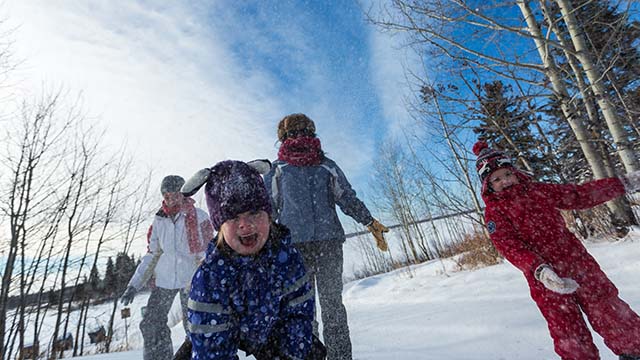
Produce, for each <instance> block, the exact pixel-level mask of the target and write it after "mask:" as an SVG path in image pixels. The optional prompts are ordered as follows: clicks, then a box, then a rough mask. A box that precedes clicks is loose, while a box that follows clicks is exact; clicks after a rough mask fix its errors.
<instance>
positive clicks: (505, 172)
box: [489, 167, 520, 193]
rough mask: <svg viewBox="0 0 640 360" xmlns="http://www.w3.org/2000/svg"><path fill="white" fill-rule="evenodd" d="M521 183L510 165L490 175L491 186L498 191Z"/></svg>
mask: <svg viewBox="0 0 640 360" xmlns="http://www.w3.org/2000/svg"><path fill="white" fill-rule="evenodd" d="M519 183H520V180H518V177H517V176H516V175H515V174H514V173H513V170H512V169H511V168H508V167H504V168H500V169H498V170H496V171H494V172H492V173H491V175H489V186H491V188H492V189H493V191H495V192H497V193H498V192H500V191H502V190H505V189H507V188H509V187H511V186H513V185H516V184H519Z"/></svg>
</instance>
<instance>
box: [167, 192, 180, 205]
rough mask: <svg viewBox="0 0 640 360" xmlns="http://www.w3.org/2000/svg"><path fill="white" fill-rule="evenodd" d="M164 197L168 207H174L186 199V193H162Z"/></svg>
mask: <svg viewBox="0 0 640 360" xmlns="http://www.w3.org/2000/svg"><path fill="white" fill-rule="evenodd" d="M162 198H163V199H164V203H165V204H166V205H167V206H168V207H172V206H175V205H178V204H180V203H181V202H182V200H184V195H182V193H180V192H166V193H164V194H162Z"/></svg>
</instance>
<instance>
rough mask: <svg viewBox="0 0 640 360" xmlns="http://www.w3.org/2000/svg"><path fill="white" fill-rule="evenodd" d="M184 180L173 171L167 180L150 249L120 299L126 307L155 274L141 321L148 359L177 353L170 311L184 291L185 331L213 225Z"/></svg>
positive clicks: (159, 359)
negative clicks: (188, 193)
mask: <svg viewBox="0 0 640 360" xmlns="http://www.w3.org/2000/svg"><path fill="white" fill-rule="evenodd" d="M183 184H184V179H183V178H182V177H180V176H177V175H169V176H166V177H165V178H164V179H162V184H161V186H160V192H161V193H162V197H163V201H162V207H161V208H160V210H158V212H157V213H156V215H155V217H154V219H153V223H152V225H151V227H150V228H149V232H148V233H147V253H146V254H145V255H144V256H142V259H141V261H140V264H139V265H138V267H137V268H136V271H135V273H134V274H133V276H132V277H131V279H130V280H129V284H128V285H127V288H126V290H125V291H124V293H123V294H122V297H121V298H120V299H121V302H122V303H123V304H124V305H125V306H126V305H128V304H130V303H131V302H132V301H133V298H134V297H135V295H136V293H137V292H138V291H139V290H140V289H141V288H142V287H143V286H144V285H145V284H146V283H147V282H148V281H149V280H150V279H152V278H153V281H154V284H153V286H152V290H151V295H150V296H149V300H148V302H147V307H146V311H145V312H144V315H143V316H142V321H141V322H140V331H141V332H142V338H143V339H144V351H143V353H142V355H143V358H144V359H145V360H163V359H166V360H169V359H172V358H173V345H172V342H171V330H170V329H169V327H168V326H167V314H168V313H169V310H170V309H171V305H172V304H173V299H174V298H175V297H176V294H177V293H179V294H180V300H181V305H182V311H183V326H185V332H186V331H187V330H186V312H187V299H188V291H187V290H186V288H187V286H188V285H189V283H190V282H191V277H192V276H193V274H194V272H195V271H196V268H197V267H198V265H199V264H200V262H201V260H202V259H203V258H204V254H205V250H206V248H207V245H208V244H209V241H210V240H211V239H213V226H212V225H211V222H210V220H209V215H208V214H207V213H206V212H205V211H204V210H202V209H199V208H196V207H195V206H194V204H195V201H194V200H193V199H191V198H189V197H185V196H184V195H182V193H181V192H180V188H181V187H182V185H183Z"/></svg>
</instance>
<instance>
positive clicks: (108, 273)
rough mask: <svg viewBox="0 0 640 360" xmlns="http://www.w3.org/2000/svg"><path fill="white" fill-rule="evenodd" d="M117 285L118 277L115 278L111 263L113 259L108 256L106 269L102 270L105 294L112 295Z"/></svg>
mask: <svg viewBox="0 0 640 360" xmlns="http://www.w3.org/2000/svg"><path fill="white" fill-rule="evenodd" d="M117 285H118V279H117V278H116V269H115V265H114V263H113V259H111V256H109V259H108V260H107V269H106V270H105V272H104V292H105V295H107V296H112V295H113V294H115V293H116V290H117Z"/></svg>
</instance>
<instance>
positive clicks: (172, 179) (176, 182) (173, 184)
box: [160, 175, 184, 194]
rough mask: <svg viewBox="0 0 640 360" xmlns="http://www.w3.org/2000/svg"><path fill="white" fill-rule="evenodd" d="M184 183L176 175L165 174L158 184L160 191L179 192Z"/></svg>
mask: <svg viewBox="0 0 640 360" xmlns="http://www.w3.org/2000/svg"><path fill="white" fill-rule="evenodd" d="M182 185H184V179H183V178H182V177H181V176H178V175H169V176H165V178H164V179H162V183H161V184H160V193H161V194H164V193H175V192H179V191H180V188H182Z"/></svg>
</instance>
